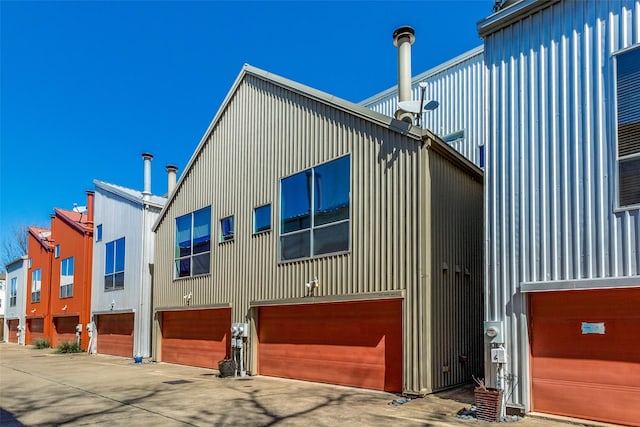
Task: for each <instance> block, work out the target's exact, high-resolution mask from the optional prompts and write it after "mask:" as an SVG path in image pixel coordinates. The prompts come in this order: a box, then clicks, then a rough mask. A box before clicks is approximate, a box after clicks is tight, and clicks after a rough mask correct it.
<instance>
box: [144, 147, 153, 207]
mask: <svg viewBox="0 0 640 427" xmlns="http://www.w3.org/2000/svg"><path fill="white" fill-rule="evenodd" d="M142 160H143V163H144V189H143V190H142V195H143V197H145V198H146V197H148V196H150V195H151V160H153V155H151V154H149V153H142Z"/></svg>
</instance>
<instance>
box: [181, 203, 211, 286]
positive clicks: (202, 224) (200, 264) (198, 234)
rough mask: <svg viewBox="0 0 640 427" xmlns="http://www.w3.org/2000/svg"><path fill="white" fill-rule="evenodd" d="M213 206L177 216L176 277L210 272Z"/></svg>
mask: <svg viewBox="0 0 640 427" xmlns="http://www.w3.org/2000/svg"><path fill="white" fill-rule="evenodd" d="M210 258H211V206H207V207H206V208H202V209H200V210H197V211H195V212H191V213H188V214H186V215H183V216H180V217H178V218H176V243H175V258H174V266H175V267H174V277H175V278H179V277H189V276H197V275H200V274H207V273H209V268H210V263H211V259H210Z"/></svg>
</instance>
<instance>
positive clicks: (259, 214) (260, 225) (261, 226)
mask: <svg viewBox="0 0 640 427" xmlns="http://www.w3.org/2000/svg"><path fill="white" fill-rule="evenodd" d="M269 229H271V205H265V206H260V207H259V208H255V210H254V211H253V232H254V233H259V232H261V231H265V230H269Z"/></svg>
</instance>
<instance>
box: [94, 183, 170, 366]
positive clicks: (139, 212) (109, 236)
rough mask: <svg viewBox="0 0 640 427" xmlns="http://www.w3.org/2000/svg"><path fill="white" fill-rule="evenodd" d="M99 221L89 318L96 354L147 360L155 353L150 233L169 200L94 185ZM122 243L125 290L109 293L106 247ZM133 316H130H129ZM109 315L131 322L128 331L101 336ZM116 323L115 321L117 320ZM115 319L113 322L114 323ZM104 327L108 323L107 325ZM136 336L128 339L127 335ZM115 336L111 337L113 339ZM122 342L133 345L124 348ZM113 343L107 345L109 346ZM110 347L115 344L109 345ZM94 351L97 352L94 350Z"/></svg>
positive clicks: (95, 243) (96, 217) (97, 222)
mask: <svg viewBox="0 0 640 427" xmlns="http://www.w3.org/2000/svg"><path fill="white" fill-rule="evenodd" d="M94 185H95V218H94V223H95V225H96V227H97V226H99V227H100V228H101V233H102V235H101V239H100V240H97V239H94V243H93V245H94V247H93V251H94V252H93V253H94V256H93V271H92V274H93V281H92V283H93V285H92V297H91V313H92V317H93V321H94V322H95V323H96V324H97V327H98V329H99V330H98V332H103V333H105V336H102V337H101V333H98V334H97V345H98V347H97V350H98V352H105V353H107V354H116V355H121V356H127V357H133V356H134V355H136V354H139V355H140V356H142V357H149V356H150V350H151V342H150V340H151V278H152V275H151V271H150V266H151V265H152V264H153V251H154V233H153V232H152V231H151V227H152V226H153V224H154V223H155V221H156V220H157V219H158V215H159V214H160V211H161V209H162V207H163V206H164V204H165V203H166V198H164V197H158V196H149V197H148V198H145V197H144V195H143V193H141V192H140V191H137V190H132V189H129V188H125V187H121V186H118V185H114V184H109V183H106V182H103V181H99V180H94ZM121 238H124V242H125V246H124V251H125V258H124V288H123V289H110V290H105V260H106V257H105V246H106V245H107V243H109V242H113V241H115V240H117V239H121ZM127 314H129V316H127ZM109 315H120V316H119V318H118V319H117V320H120V321H125V322H129V323H130V324H129V325H127V326H123V325H112V324H113V322H112V321H110V322H109V326H110V327H111V329H114V328H115V329H116V331H109V333H108V335H109V337H107V336H106V335H107V333H106V332H107V331H106V330H104V331H100V328H101V325H100V322H99V321H98V320H99V318H100V317H101V316H103V317H102V318H103V319H104V320H105V322H106V319H107V317H108V316H109ZM116 317H117V316H116ZM116 317H112V318H111V319H114V320H116ZM105 324H106V323H105ZM129 328H133V331H132V333H133V335H132V336H131V335H129V338H124V337H122V336H121V335H123V329H126V334H129V331H130V329H129ZM112 332H113V333H112ZM121 339H125V340H132V341H131V342H127V343H126V348H127V350H126V351H125V349H124V346H125V345H124V343H122V342H119V341H121ZM107 341H109V342H107ZM111 341H112V342H111ZM93 350H94V351H95V350H96V347H95V344H94V347H93Z"/></svg>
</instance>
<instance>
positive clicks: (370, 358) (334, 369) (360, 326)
mask: <svg viewBox="0 0 640 427" xmlns="http://www.w3.org/2000/svg"><path fill="white" fill-rule="evenodd" d="M258 323H259V349H258V360H259V371H260V373H261V374H263V375H271V376H277V377H285V378H295V379H303V380H309V381H318V382H325V383H332V384H341V385H349V386H356V387H364V388H371V389H377V390H387V391H401V389H402V301H401V300H382V301H363V302H348V303H326V304H302V305H293V306H274V307H261V308H260V311H259V322H258Z"/></svg>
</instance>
